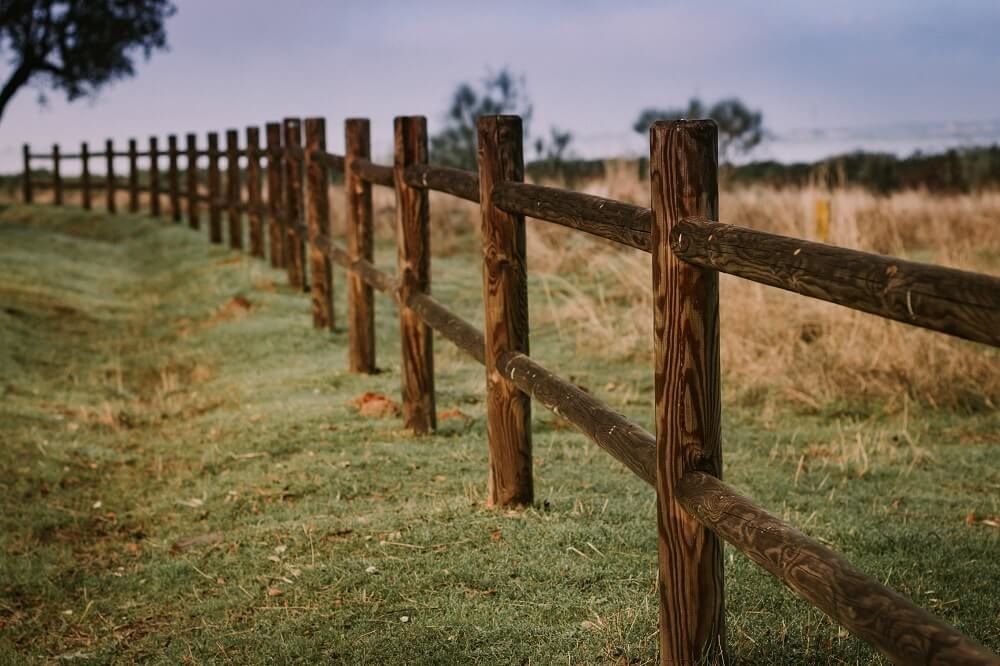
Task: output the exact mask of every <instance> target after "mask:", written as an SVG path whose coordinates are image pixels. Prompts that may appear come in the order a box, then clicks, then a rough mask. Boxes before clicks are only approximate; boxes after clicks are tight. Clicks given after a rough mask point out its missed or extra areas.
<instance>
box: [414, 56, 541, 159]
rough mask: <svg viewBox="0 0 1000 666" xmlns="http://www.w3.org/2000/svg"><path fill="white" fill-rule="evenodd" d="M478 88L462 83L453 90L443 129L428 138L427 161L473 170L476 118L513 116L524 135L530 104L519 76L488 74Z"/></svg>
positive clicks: (503, 70)
mask: <svg viewBox="0 0 1000 666" xmlns="http://www.w3.org/2000/svg"><path fill="white" fill-rule="evenodd" d="M480 83H481V85H480V86H479V88H478V89H477V88H474V87H473V86H472V85H470V84H468V83H462V84H460V85H459V86H458V88H456V89H455V92H454V94H453V95H452V99H451V106H450V107H449V109H448V113H447V115H446V116H445V127H444V129H442V130H441V131H440V132H438V133H437V134H435V135H434V136H432V137H431V145H430V149H431V161H433V162H435V163H437V164H442V165H444V166H450V167H455V168H457V169H468V170H471V171H475V170H476V119H477V118H478V117H479V116H487V115H496V114H501V113H515V114H517V115H519V116H521V118H522V119H523V120H524V134H525V136H527V135H528V121H529V120H530V119H531V101H530V100H529V99H528V95H527V92H526V90H525V89H526V85H525V82H524V77H523V76H514V75H513V74H511V72H510V71H509V70H508V69H507V68H503V69H501V70H500V71H499V72H497V73H496V74H489V75H488V76H487V77H486V78H485V79H483V80H482V81H481V82H480Z"/></svg>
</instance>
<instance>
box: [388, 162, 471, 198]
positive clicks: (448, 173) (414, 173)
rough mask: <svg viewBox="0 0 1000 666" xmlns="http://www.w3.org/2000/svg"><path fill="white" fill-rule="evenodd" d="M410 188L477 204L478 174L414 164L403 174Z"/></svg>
mask: <svg viewBox="0 0 1000 666" xmlns="http://www.w3.org/2000/svg"><path fill="white" fill-rule="evenodd" d="M404 175H405V177H406V183H407V184H408V185H410V186H412V187H421V188H424V189H427V190H435V191H437V192H444V193H445V194H450V195H452V196H455V197H458V198H459V199H465V200H466V201H472V202H473V203H479V174H477V173H475V172H474V171H464V170H462V169H452V168H451V167H441V166H431V165H429V164H414V165H413V166H411V167H409V168H408V169H407V170H406V173H405V174H404Z"/></svg>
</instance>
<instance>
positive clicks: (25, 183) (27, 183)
mask: <svg viewBox="0 0 1000 666" xmlns="http://www.w3.org/2000/svg"><path fill="white" fill-rule="evenodd" d="M21 156H22V158H23V160H24V177H23V179H22V180H21V188H22V189H21V192H22V194H23V196H24V203H29V204H30V203H33V202H34V200H35V196H34V195H35V193H34V191H33V190H32V188H31V147H30V146H29V145H28V144H24V145H23V146H22V147H21Z"/></svg>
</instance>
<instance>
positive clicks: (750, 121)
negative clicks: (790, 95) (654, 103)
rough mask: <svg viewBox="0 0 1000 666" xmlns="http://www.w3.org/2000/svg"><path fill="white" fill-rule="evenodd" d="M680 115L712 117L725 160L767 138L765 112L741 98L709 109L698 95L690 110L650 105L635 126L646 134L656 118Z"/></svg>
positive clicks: (731, 99) (666, 118) (681, 116)
mask: <svg viewBox="0 0 1000 666" xmlns="http://www.w3.org/2000/svg"><path fill="white" fill-rule="evenodd" d="M680 118H690V119H696V118H711V119H712V120H714V121H715V123H716V124H717V125H718V126H719V152H720V153H721V154H722V158H723V159H727V158H729V157H731V156H732V153H746V152H748V151H750V150H751V149H752V148H753V147H754V146H756V145H757V144H759V143H760V142H761V141H762V140H763V138H764V114H763V113H761V112H760V111H753V110H751V109H750V108H748V107H747V106H746V105H745V104H743V102H741V101H740V100H739V99H737V98H735V97H732V98H729V99H723V100H720V101H718V102H716V103H715V104H713V105H712V107H711V108H706V107H705V105H704V104H703V103H702V101H701V100H700V99H698V98H696V97H695V98H692V99H691V100H690V101H689V102H688V106H687V109H656V108H647V109H643V110H642V111H641V112H640V113H639V117H638V119H636V121H635V123H633V125H632V129H634V130H635V131H636V132H638V133H639V134H646V133H647V132H648V131H649V126H650V125H652V124H653V122H654V121H656V120H678V119H680Z"/></svg>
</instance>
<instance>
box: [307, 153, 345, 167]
mask: <svg viewBox="0 0 1000 666" xmlns="http://www.w3.org/2000/svg"><path fill="white" fill-rule="evenodd" d="M309 155H310V157H312V158H313V159H314V160H319V161H320V162H322V163H323V164H325V165H326V167H327V168H328V169H333V170H335V171H343V170H344V156H343V155H337V154H336V153H328V152H326V151H323V150H314V151H313V152H311V153H310V154H309Z"/></svg>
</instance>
